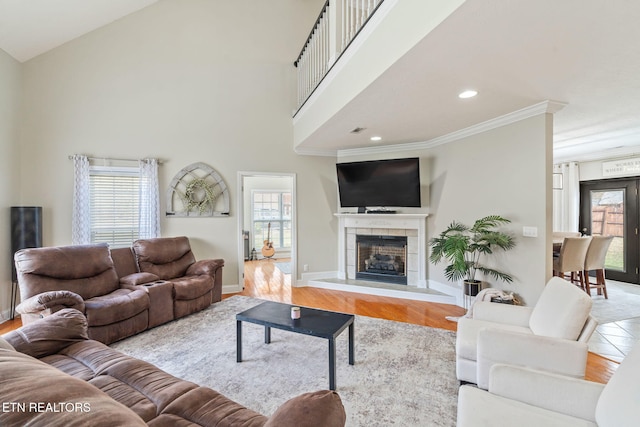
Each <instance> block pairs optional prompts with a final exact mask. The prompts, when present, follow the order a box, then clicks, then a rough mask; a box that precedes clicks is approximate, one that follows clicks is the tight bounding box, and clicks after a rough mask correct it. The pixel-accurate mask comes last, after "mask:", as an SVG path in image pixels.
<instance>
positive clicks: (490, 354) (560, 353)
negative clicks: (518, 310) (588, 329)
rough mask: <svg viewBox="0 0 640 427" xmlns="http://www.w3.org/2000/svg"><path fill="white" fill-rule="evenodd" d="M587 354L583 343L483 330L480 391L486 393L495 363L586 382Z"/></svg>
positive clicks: (479, 354) (479, 379)
mask: <svg viewBox="0 0 640 427" xmlns="http://www.w3.org/2000/svg"><path fill="white" fill-rule="evenodd" d="M587 353H588V346H587V343H583V342H577V341H570V340H564V339H560V338H551V337H544V336H540V335H531V334H523V333H520V332H514V331H506V330H500V329H493V328H483V329H481V330H480V331H479V333H478V358H477V379H478V387H480V388H483V389H487V387H488V386H489V372H490V370H491V367H492V366H493V365H495V364H496V363H506V364H509V365H515V366H526V367H529V368H533V369H540V370H543V371H548V372H554V373H557V374H561V375H567V376H572V377H575V378H584V374H585V371H586V368H587Z"/></svg>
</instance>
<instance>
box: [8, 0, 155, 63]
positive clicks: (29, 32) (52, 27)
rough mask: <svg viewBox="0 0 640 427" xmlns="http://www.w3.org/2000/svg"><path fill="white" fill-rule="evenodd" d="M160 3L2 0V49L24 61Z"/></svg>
mask: <svg viewBox="0 0 640 427" xmlns="http://www.w3.org/2000/svg"><path fill="white" fill-rule="evenodd" d="M157 1H158V0H0V49H2V50H4V51H5V52H7V53H8V54H9V55H11V56H12V57H14V58H15V59H17V60H18V61H20V62H24V61H28V60H29V59H31V58H33V57H35V56H38V55H40V54H41V53H44V52H46V51H48V50H50V49H53V48H55V47H57V46H60V45H62V44H64V43H66V42H68V41H70V40H73V39H75V38H76V37H80V36H81V35H83V34H86V33H88V32H91V31H93V30H95V29H96V28H99V27H102V26H103V25H106V24H109V23H111V22H113V21H115V20H117V19H120V18H122V17H123V16H126V15H128V14H130V13H133V12H135V11H137V10H140V9H142V8H143V7H146V6H149V5H150V4H152V3H155V2H157Z"/></svg>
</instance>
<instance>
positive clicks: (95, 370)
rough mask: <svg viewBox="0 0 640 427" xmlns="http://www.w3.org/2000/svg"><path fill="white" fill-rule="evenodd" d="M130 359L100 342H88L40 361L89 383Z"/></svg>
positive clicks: (72, 346) (67, 348)
mask: <svg viewBox="0 0 640 427" xmlns="http://www.w3.org/2000/svg"><path fill="white" fill-rule="evenodd" d="M130 358H131V357H130V356H127V355H125V354H123V353H120V352H118V351H115V350H113V349H112V348H109V347H108V346H106V345H105V344H103V343H101V342H99V341H95V340H87V341H82V342H78V343H75V344H72V345H70V346H69V347H66V348H64V349H62V350H60V352H58V353H57V354H52V355H50V356H46V357H43V358H42V359H40V360H41V361H43V362H45V363H46V364H47V365H51V366H54V367H55V368H57V369H59V370H61V371H62V372H65V373H67V374H69V375H71V376H73V377H76V378H80V379H82V380H84V381H89V380H91V379H93V378H95V377H96V376H98V375H101V374H102V373H103V372H104V371H105V370H107V369H109V367H111V366H113V365H115V364H117V363H120V362H122V361H125V360H128V359H130Z"/></svg>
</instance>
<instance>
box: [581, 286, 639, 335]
mask: <svg viewBox="0 0 640 427" xmlns="http://www.w3.org/2000/svg"><path fill="white" fill-rule="evenodd" d="M636 288H637V289H640V287H639V286H638V285H629V284H622V283H616V282H613V283H612V282H610V281H608V280H607V294H608V296H609V298H608V299H605V298H604V297H603V296H600V295H596V290H595V289H592V290H591V293H592V295H593V307H592V308H591V315H592V316H593V317H594V318H595V319H596V320H597V321H598V324H600V325H602V324H604V323H611V322H617V321H620V320H625V319H631V318H634V317H640V295H637V294H636V293H635V292H638V290H637V289H636Z"/></svg>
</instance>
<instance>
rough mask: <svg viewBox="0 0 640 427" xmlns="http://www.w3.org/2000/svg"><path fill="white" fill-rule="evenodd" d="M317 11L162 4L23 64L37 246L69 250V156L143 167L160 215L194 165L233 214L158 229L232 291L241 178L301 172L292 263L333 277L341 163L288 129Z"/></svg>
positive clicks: (301, 4)
mask: <svg viewBox="0 0 640 427" xmlns="http://www.w3.org/2000/svg"><path fill="white" fill-rule="evenodd" d="M323 3H324V2H323V1H322V0H313V1H310V0H307V1H300V0H276V1H269V2H264V1H257V0H234V1H233V2H230V1H229V2H222V1H206V0H179V1H178V0H168V1H162V2H158V3H156V4H154V5H152V6H150V7H148V8H146V9H143V10H141V11H139V12H136V13H134V14H132V15H130V16H128V17H125V18H123V19H121V20H119V21H116V22H114V23H112V24H110V25H108V26H106V27H103V28H101V29H99V30H97V31H94V32H93V33H90V34H88V35H86V36H83V37H81V38H79V39H76V40H74V41H72V42H70V43H68V44H66V45H63V46H61V47H59V48H57V49H55V50H53V51H51V52H49V53H46V54H44V55H41V56H39V57H37V58H35V59H33V60H31V61H28V62H27V63H25V64H23V65H24V75H23V78H24V87H25V90H24V106H25V108H24V111H25V116H24V117H23V119H22V121H21V130H22V137H21V148H22V154H23V162H22V166H23V167H22V175H21V179H22V181H23V185H22V189H23V201H24V203H28V204H38V205H42V206H44V215H43V216H44V244H45V245H64V244H69V243H70V242H71V203H72V198H71V190H72V176H73V175H72V163H71V161H70V160H68V158H67V157H68V155H70V154H74V153H84V154H88V155H91V156H97V157H117V158H120V157H127V158H140V157H146V156H151V157H158V158H160V159H162V160H163V161H164V164H163V165H162V166H161V167H160V186H161V195H162V200H161V203H162V204H163V206H164V203H165V200H164V193H165V190H166V188H167V185H168V184H169V182H170V180H171V179H172V178H173V176H174V175H175V174H176V173H177V172H178V171H179V170H180V169H181V168H182V167H184V166H186V165H189V164H191V163H194V162H204V163H207V164H208V165H210V166H211V167H213V168H214V169H215V170H216V171H217V172H218V173H219V174H220V175H221V176H222V177H223V179H224V180H225V181H226V183H227V186H228V187H229V188H230V196H231V208H232V211H231V215H230V217H228V218H163V220H162V224H161V226H162V234H163V235H165V236H175V235H186V236H188V237H189V238H190V239H191V242H192V246H193V249H194V252H195V254H196V257H197V258H204V257H220V258H224V259H225V264H226V267H225V273H224V277H223V283H224V284H237V280H238V279H237V277H238V276H237V270H238V262H237V261H238V260H237V254H238V248H237V245H238V242H239V236H238V235H237V234H238V227H237V217H236V213H235V212H233V210H234V209H235V207H236V206H237V203H236V202H235V200H236V199H235V198H236V197H237V196H238V194H239V193H238V191H237V188H236V173H237V171H239V170H252V171H264V172H280V173H296V174H297V176H298V180H297V186H298V187H297V188H298V213H299V222H298V227H299V230H298V239H299V245H298V249H299V256H298V261H299V263H305V264H311V265H312V267H313V268H314V269H316V270H318V271H322V270H328V269H333V268H334V264H335V262H334V259H333V257H332V256H331V254H333V253H334V251H335V242H334V238H333V237H332V236H334V235H335V230H334V229H335V225H334V224H333V222H332V219H333V217H332V215H331V214H332V210H333V209H332V207H334V206H335V189H334V188H335V187H334V185H335V184H333V183H332V184H331V185H328V183H329V182H333V181H335V177H334V175H335V172H334V163H335V159H332V158H310V157H300V156H297V155H296V154H295V153H294V152H293V143H292V141H293V136H292V135H293V130H292V120H291V112H292V110H293V105H294V88H295V80H294V77H295V69H294V67H293V61H294V60H295V58H296V57H297V55H298V53H299V52H298V51H299V49H300V48H301V46H302V44H303V43H304V40H305V38H306V36H307V35H308V32H309V29H310V28H311V27H312V24H313V22H314V21H315V18H316V17H317V14H318V12H319V10H320V7H321V6H322V4H323ZM312 259H313V263H311V260H312ZM298 271H301V269H299V270H298Z"/></svg>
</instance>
